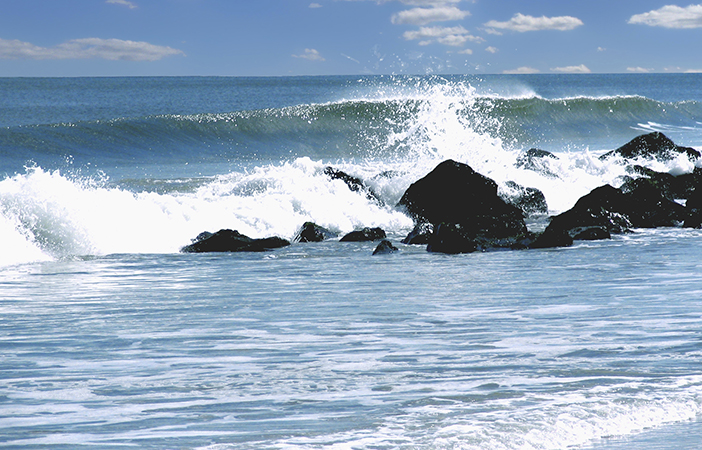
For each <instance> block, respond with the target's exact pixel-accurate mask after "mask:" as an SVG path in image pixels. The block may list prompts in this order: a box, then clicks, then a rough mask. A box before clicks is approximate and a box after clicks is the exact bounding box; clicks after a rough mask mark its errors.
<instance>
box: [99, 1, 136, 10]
mask: <svg viewBox="0 0 702 450" xmlns="http://www.w3.org/2000/svg"><path fill="white" fill-rule="evenodd" d="M105 3H109V4H112V5H122V6H126V7H127V8H129V9H136V8H138V6H137V5H135V4H134V3H132V2H128V1H127V0H106V1H105Z"/></svg>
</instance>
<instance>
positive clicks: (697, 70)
mask: <svg viewBox="0 0 702 450" xmlns="http://www.w3.org/2000/svg"><path fill="white" fill-rule="evenodd" d="M683 73H702V69H687V70H686V71H685V72H683Z"/></svg>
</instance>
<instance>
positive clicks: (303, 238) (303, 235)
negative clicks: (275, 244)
mask: <svg viewBox="0 0 702 450" xmlns="http://www.w3.org/2000/svg"><path fill="white" fill-rule="evenodd" d="M335 237H337V234H336V233H334V232H332V231H329V230H327V229H326V228H324V227H321V226H319V225H317V224H316V223H313V222H305V223H304V224H303V225H302V228H300V230H299V231H298V232H297V234H296V235H295V237H294V238H293V240H292V241H293V242H322V241H324V240H326V239H333V238H335Z"/></svg>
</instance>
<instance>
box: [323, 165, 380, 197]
mask: <svg viewBox="0 0 702 450" xmlns="http://www.w3.org/2000/svg"><path fill="white" fill-rule="evenodd" d="M324 174H325V175H326V176H328V177H329V178H330V179H332V180H341V181H343V182H344V183H345V184H346V186H348V188H349V189H350V190H351V191H353V192H360V193H363V194H365V196H366V198H368V199H369V200H374V201H375V202H377V203H378V204H382V203H383V202H382V201H381V200H380V197H378V195H377V194H376V193H375V192H374V191H373V189H371V188H370V187H369V186H367V185H366V183H364V182H363V180H361V179H360V178H358V177H354V176H353V175H349V174H348V173H346V172H344V171H342V170H339V169H335V168H333V167H331V166H327V167H325V168H324Z"/></svg>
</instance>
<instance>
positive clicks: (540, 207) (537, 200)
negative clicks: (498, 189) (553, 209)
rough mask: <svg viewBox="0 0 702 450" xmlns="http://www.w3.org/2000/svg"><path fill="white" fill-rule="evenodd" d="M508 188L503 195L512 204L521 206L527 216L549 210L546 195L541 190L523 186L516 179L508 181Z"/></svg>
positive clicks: (544, 212)
mask: <svg viewBox="0 0 702 450" xmlns="http://www.w3.org/2000/svg"><path fill="white" fill-rule="evenodd" d="M506 188H507V189H508V191H507V192H504V193H503V194H502V195H501V197H502V198H503V199H504V200H505V201H506V202H507V203H509V204H510V205H514V206H516V207H517V208H519V209H520V210H521V211H522V212H523V213H524V215H525V216H531V215H534V214H546V213H547V212H548V204H547V203H546V196H545V195H544V193H543V192H541V191H540V190H538V189H536V188H531V187H524V186H521V185H519V184H517V183H515V182H514V181H508V182H507V183H506Z"/></svg>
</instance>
